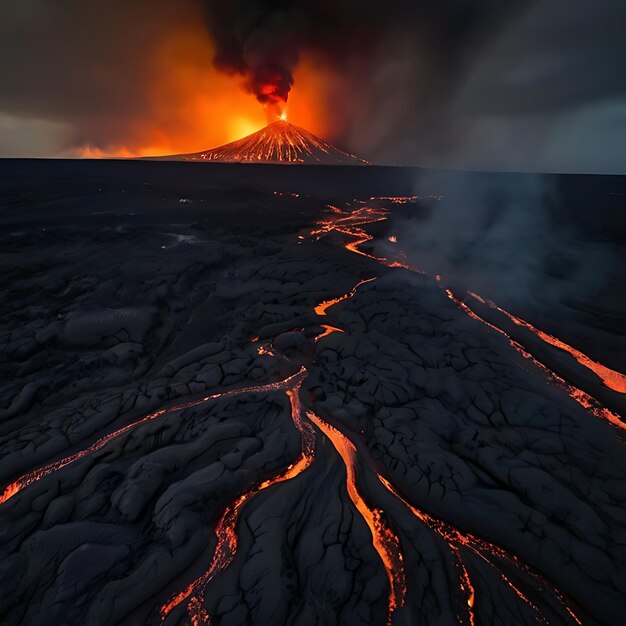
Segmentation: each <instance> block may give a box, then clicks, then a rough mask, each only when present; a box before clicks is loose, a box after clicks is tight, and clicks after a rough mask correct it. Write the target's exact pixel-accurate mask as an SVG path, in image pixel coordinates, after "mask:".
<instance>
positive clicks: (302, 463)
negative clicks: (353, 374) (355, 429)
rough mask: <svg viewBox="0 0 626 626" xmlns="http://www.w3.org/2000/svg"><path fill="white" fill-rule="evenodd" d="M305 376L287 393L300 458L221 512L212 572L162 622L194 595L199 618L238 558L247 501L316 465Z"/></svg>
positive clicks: (167, 608) (178, 598) (175, 601)
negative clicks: (214, 586)
mask: <svg viewBox="0 0 626 626" xmlns="http://www.w3.org/2000/svg"><path fill="white" fill-rule="evenodd" d="M305 376H306V370H305V369H304V368H302V369H301V370H300V372H299V373H298V374H296V375H295V376H292V377H291V378H290V379H289V380H290V381H291V382H292V384H293V386H292V388H291V389H287V390H286V393H287V395H288V396H289V402H290V406H291V419H292V420H293V423H294V425H295V426H296V428H297V429H298V430H299V431H300V437H301V446H302V447H301V451H300V454H299V456H298V458H297V459H296V460H295V461H294V462H293V463H291V464H290V465H289V466H288V467H287V468H285V469H284V470H283V471H282V472H280V473H279V474H277V475H276V476H274V477H273V478H269V479H267V480H264V481H263V482H261V483H260V484H258V485H256V486H255V487H253V488H252V489H250V490H249V491H247V492H245V493H243V494H242V495H240V496H239V497H238V498H237V499H236V500H235V501H234V502H232V503H231V504H229V505H228V506H227V507H226V509H225V511H224V513H222V515H221V517H220V518H219V520H218V522H217V525H216V526H215V536H216V537H217V544H216V546H215V552H214V554H213V560H212V561H211V565H210V567H209V569H208V570H207V571H206V572H205V573H204V574H202V576H200V577H199V578H196V580H194V581H193V582H192V583H190V584H189V585H187V587H185V589H183V590H182V591H180V592H179V593H177V594H176V595H175V596H174V597H173V598H171V600H170V601H169V602H167V603H166V604H164V605H163V606H162V607H161V609H160V613H161V621H163V620H164V619H165V618H166V617H167V616H168V615H169V614H170V613H171V612H172V610H173V609H174V608H176V607H177V606H178V605H179V604H180V603H181V602H184V601H185V600H186V599H187V598H189V597H190V596H191V595H192V594H195V595H194V597H192V598H191V600H190V601H189V605H188V611H189V615H190V617H191V619H193V618H194V615H197V609H198V607H201V608H202V607H203V604H204V592H205V589H206V586H207V585H208V583H209V582H210V581H211V580H212V579H213V578H214V577H215V576H216V575H217V574H219V572H221V571H222V570H224V569H225V568H226V567H228V566H229V565H230V563H231V562H232V560H233V559H234V558H235V553H236V551H237V544H238V536H237V531H236V526H237V522H238V520H239V514H240V512H241V509H242V508H243V507H244V505H245V504H246V502H248V501H249V500H250V499H251V498H252V497H254V496H255V495H256V494H258V493H260V492H261V491H264V490H265V489H267V488H268V487H271V486H272V485H276V484H278V483H282V482H285V481H287V480H291V479H292V478H295V477H296V476H298V475H300V474H301V473H302V472H303V471H304V470H305V469H306V468H307V467H309V465H310V464H311V463H312V462H313V459H314V457H315V434H314V432H313V428H312V427H311V425H310V424H309V423H308V422H306V421H304V420H303V419H302V408H301V405H300V386H301V385H302V381H303V380H304V378H305Z"/></svg>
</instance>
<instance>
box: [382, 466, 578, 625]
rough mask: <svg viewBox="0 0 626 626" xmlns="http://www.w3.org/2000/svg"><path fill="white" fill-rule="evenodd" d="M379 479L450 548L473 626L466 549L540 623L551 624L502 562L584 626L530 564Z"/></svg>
mask: <svg viewBox="0 0 626 626" xmlns="http://www.w3.org/2000/svg"><path fill="white" fill-rule="evenodd" d="M378 479H379V480H380V482H381V483H382V484H383V485H384V487H385V488H386V489H387V490H388V491H389V492H390V493H392V494H393V495H394V496H395V497H396V498H398V500H400V501H401V502H402V503H403V504H404V505H405V506H406V507H407V508H408V509H409V510H410V511H411V513H412V514H413V515H414V516H415V517H416V518H417V519H419V520H420V521H421V522H423V523H424V524H425V525H426V526H428V528H430V529H431V530H432V531H433V532H435V533H436V534H437V535H439V537H441V538H442V539H443V540H444V541H445V542H446V543H447V544H448V547H449V549H450V551H451V552H452V554H453V555H454V557H455V559H456V561H457V563H458V566H459V568H460V581H461V582H460V586H461V590H462V591H463V592H464V593H465V595H466V598H467V608H468V618H469V622H470V624H471V626H474V624H475V623H476V617H475V615H474V603H475V599H476V591H475V589H474V586H473V585H472V583H471V580H470V577H469V574H468V571H467V568H466V567H465V565H464V563H463V561H462V558H461V549H462V548H466V549H469V550H471V551H472V553H474V554H476V555H477V556H478V557H479V558H481V559H482V560H483V561H484V562H486V563H487V564H488V565H490V566H491V567H493V568H494V569H495V570H496V571H497V572H498V574H499V576H500V579H501V580H502V581H503V582H504V583H505V584H506V585H507V586H508V587H509V588H510V589H511V590H512V591H513V593H515V595H516V596H517V597H518V598H519V599H520V600H521V601H522V602H523V603H524V604H526V605H527V606H528V607H529V608H530V609H531V610H532V611H533V612H535V614H536V615H537V617H538V619H539V620H540V621H541V622H543V623H547V622H546V619H545V618H544V616H543V615H541V611H540V609H539V607H537V605H536V604H535V603H533V602H532V601H531V600H530V599H529V598H528V597H527V595H526V594H524V592H523V591H521V590H520V589H519V587H517V586H516V585H515V584H514V583H513V582H512V581H511V580H510V578H509V577H508V576H506V575H505V574H504V572H503V571H502V570H501V568H500V567H499V566H498V565H497V561H498V559H500V560H508V561H509V562H510V563H512V564H514V565H515V566H516V567H517V568H518V569H519V570H520V571H522V572H523V573H524V574H526V575H527V576H529V577H531V578H532V579H533V580H534V581H535V582H536V583H538V585H539V587H540V588H548V589H550V591H551V592H552V594H553V596H554V597H555V598H556V599H557V601H558V602H559V603H560V604H561V606H562V608H563V609H564V610H565V611H566V612H567V614H568V615H569V616H570V617H571V618H572V619H573V620H574V621H575V622H576V623H577V624H579V625H580V626H582V622H581V621H580V620H579V619H578V617H577V616H576V614H575V613H574V612H573V611H572V610H571V609H570V608H569V606H567V604H566V602H565V600H564V598H563V596H562V594H561V593H560V592H559V591H558V589H556V588H554V587H553V586H552V585H550V583H548V582H547V581H546V580H544V579H543V578H542V577H541V576H540V575H539V574H537V573H536V572H534V571H533V570H532V569H531V568H530V567H529V566H528V565H526V563H524V562H523V561H522V560H521V559H519V558H518V557H517V556H515V555H514V554H511V553H509V552H507V551H506V550H504V549H503V548H501V547H500V546H497V545H495V544H492V543H490V542H488V541H485V540H484V539H480V538H479V537H476V536H475V535H472V534H471V533H467V532H462V531H460V530H459V529H457V528H455V527H454V526H453V525H452V524H449V523H447V522H445V521H443V520H439V519H436V518H434V517H432V516H430V515H428V514H427V513H424V512H423V511H420V510H419V509H417V508H416V507H414V506H413V505H412V504H410V503H409V502H408V501H407V500H406V499H405V498H403V497H402V496H401V495H400V493H399V492H398V490H397V489H396V488H395V487H394V486H393V485H392V484H391V483H390V482H389V481H388V480H386V479H385V478H384V477H383V476H381V475H380V474H378Z"/></svg>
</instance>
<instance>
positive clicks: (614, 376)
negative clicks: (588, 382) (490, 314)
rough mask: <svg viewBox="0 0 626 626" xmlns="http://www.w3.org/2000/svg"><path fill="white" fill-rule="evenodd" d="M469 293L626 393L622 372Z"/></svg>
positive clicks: (607, 385)
mask: <svg viewBox="0 0 626 626" xmlns="http://www.w3.org/2000/svg"><path fill="white" fill-rule="evenodd" d="M469 294H470V295H471V296H472V297H473V298H475V299H476V300H478V301H479V302H482V303H483V304H488V305H489V306H490V307H491V308H492V309H496V310H497V311H500V313H502V314H504V315H506V316H507V317H508V318H509V319H510V320H511V321H512V322H513V323H514V324H516V325H517V326H521V327H523V328H526V329H527V330H529V331H530V332H531V333H534V334H535V335H537V337H539V338H540V339H541V340H542V341H545V342H546V343H548V344H550V345H551V346H554V347H555V348H559V349H560V350H563V351H564V352H568V353H569V354H571V355H572V356H573V357H574V358H575V359H576V360H577V361H578V362H579V363H580V364H581V365H582V366H583V367H586V368H587V369H588V370H591V371H592V372H593V373H594V374H595V375H596V376H597V377H598V378H599V379H600V380H601V381H602V382H603V383H604V385H605V386H606V387H608V388H609V389H612V390H613V391H617V392H618V393H626V376H624V374H622V373H620V372H616V371H615V370H612V369H610V368H608V367H606V366H605V365H602V363H598V362H597V361H594V360H593V359H591V358H590V357H588V356H587V355H586V354H584V353H583V352H581V351H580V350H577V349H576V348H572V346H569V345H567V344H566V343H565V342H564V341H561V340H560V339H557V338H556V337H553V336H552V335H549V334H548V333H545V332H543V331H542V330H539V329H538V328H535V326H533V325H532V324H531V323H530V322H527V321H525V320H523V319H521V318H520V317H517V316H515V315H513V314H512V313H509V312H508V311H505V310H504V309H502V308H501V307H499V306H498V305H497V304H495V303H494V302H492V301H491V300H484V299H483V298H481V297H480V296H479V295H478V294H475V293H474V292H472V291H470V292H469Z"/></svg>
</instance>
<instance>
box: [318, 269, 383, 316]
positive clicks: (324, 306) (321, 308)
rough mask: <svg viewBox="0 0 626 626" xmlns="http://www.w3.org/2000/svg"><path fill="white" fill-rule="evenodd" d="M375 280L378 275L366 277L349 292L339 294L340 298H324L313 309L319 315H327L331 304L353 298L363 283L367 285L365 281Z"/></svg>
mask: <svg viewBox="0 0 626 626" xmlns="http://www.w3.org/2000/svg"><path fill="white" fill-rule="evenodd" d="M373 280H376V277H374V278H366V279H365V280H362V281H360V282H358V283H357V284H356V285H355V286H354V287H353V288H352V289H351V290H350V291H349V292H348V293H346V294H344V295H343V296H339V297H338V298H333V299H332V300H324V302H320V304H318V305H317V306H316V307H315V309H313V310H314V311H315V313H316V314H317V315H326V311H327V310H328V309H330V307H331V306H335V304H338V303H339V302H343V301H344V300H347V299H348V298H352V297H353V296H354V294H355V293H356V290H357V289H358V288H359V287H360V286H361V285H365V283H371V282H372V281H373Z"/></svg>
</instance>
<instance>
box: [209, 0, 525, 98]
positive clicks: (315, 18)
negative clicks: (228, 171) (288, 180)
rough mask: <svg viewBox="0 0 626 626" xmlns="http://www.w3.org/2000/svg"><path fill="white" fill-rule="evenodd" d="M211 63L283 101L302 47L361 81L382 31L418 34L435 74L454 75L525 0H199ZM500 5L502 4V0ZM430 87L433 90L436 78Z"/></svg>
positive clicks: (441, 79)
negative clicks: (203, 4)
mask: <svg viewBox="0 0 626 626" xmlns="http://www.w3.org/2000/svg"><path fill="white" fill-rule="evenodd" d="M205 1H206V8H207V21H208V25H209V29H210V32H211V36H212V39H213V40H214V42H215V44H216V46H217V51H216V56H215V59H214V62H215V65H216V67H217V68H218V69H221V70H223V71H225V72H229V73H233V74H239V75H241V76H243V77H244V81H245V87H246V88H247V89H249V90H250V91H251V92H252V93H254V95H255V96H256V97H257V99H258V100H259V102H261V103H262V104H278V103H284V102H286V101H287V98H288V96H289V91H290V89H291V86H292V85H293V82H294V79H293V70H294V68H295V66H296V64H297V62H298V59H299V57H300V54H301V53H302V52H305V51H307V52H309V53H312V54H313V55H314V56H315V57H317V58H319V59H321V60H324V61H326V62H329V63H330V64H331V65H332V66H333V67H334V68H335V69H337V70H338V71H340V72H341V71H349V73H350V75H351V77H352V78H353V77H354V76H356V77H357V82H358V81H363V82H366V81H367V75H368V71H371V66H370V63H371V62H372V60H373V58H374V55H375V54H376V51H377V48H378V46H379V45H380V44H381V43H382V42H383V41H385V40H386V39H388V38H389V36H395V35H398V36H403V37H404V36H406V34H407V33H411V36H412V37H414V38H416V39H417V40H418V41H421V42H422V46H423V49H424V51H426V50H427V51H428V52H427V56H428V59H429V61H430V62H432V63H434V67H433V68H432V70H433V71H432V72H430V73H429V74H430V76H431V77H437V82H438V83H441V82H447V81H448V80H450V79H451V80H452V81H454V80H455V78H456V76H457V75H458V73H459V70H460V69H461V68H462V67H464V65H465V63H464V54H466V53H467V52H468V50H469V49H470V47H471V46H472V44H473V43H475V42H476V41H477V40H479V39H480V38H481V37H486V36H487V35H488V33H489V32H491V31H492V30H493V29H494V28H495V27H496V26H497V25H498V24H499V22H500V20H501V19H502V18H503V17H505V16H507V15H508V14H510V13H511V12H512V11H513V10H515V9H517V8H519V7H520V6H524V5H526V4H528V0H513V1H510V2H507V3H502V2H500V1H497V0H461V1H459V0H455V1H453V0H412V1H407V0H400V1H397V2H391V3H390V2H380V1H374V2H367V3H363V2H357V1H355V0H345V1H342V2H335V1H333V2H330V1H328V0H234V1H232V0H231V1H229V2H224V1H223V0H205ZM504 5H506V6H504ZM433 91H434V92H436V91H438V87H437V85H435V86H433Z"/></svg>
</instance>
